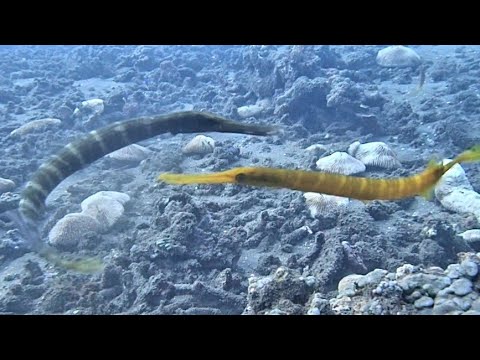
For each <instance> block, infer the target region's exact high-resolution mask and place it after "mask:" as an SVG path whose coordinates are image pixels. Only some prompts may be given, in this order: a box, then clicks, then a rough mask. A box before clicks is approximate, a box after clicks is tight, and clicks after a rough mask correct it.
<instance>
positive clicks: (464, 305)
mask: <svg viewBox="0 0 480 360" xmlns="http://www.w3.org/2000/svg"><path fill="white" fill-rule="evenodd" d="M453 302H454V303H455V304H457V305H458V306H459V307H460V309H462V310H463V311H467V310H469V309H470V308H471V307H472V303H471V301H468V299H465V298H459V297H456V298H453Z"/></svg>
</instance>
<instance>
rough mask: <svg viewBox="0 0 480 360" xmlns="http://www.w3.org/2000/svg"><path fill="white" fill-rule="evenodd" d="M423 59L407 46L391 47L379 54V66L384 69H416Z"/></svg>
mask: <svg viewBox="0 0 480 360" xmlns="http://www.w3.org/2000/svg"><path fill="white" fill-rule="evenodd" d="M421 62H422V59H421V58H420V56H419V55H418V54H417V53H416V52H415V51H414V50H412V49H410V48H407V47H405V46H401V45H400V46H389V47H387V48H385V49H382V50H380V51H379V52H378V54H377V64H378V65H380V66H383V67H416V66H418V65H420V64H421Z"/></svg>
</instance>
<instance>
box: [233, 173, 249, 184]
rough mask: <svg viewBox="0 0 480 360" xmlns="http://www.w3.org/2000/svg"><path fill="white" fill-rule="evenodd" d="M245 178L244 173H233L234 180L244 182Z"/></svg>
mask: <svg viewBox="0 0 480 360" xmlns="http://www.w3.org/2000/svg"><path fill="white" fill-rule="evenodd" d="M245 180H247V175H245V174H244V173H239V174H237V175H235V181H236V182H239V183H241V182H244V181H245Z"/></svg>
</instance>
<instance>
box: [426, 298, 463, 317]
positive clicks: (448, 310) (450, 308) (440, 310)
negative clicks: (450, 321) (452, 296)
mask: <svg viewBox="0 0 480 360" xmlns="http://www.w3.org/2000/svg"><path fill="white" fill-rule="evenodd" d="M442 300H443V299H442ZM461 310H462V309H461V308H460V307H459V306H458V305H457V304H455V303H454V302H453V300H445V301H442V302H441V303H437V304H435V306H434V307H433V315H446V314H454V313H461Z"/></svg>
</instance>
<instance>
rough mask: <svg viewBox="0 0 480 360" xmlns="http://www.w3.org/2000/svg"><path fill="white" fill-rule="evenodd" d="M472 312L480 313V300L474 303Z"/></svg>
mask: <svg viewBox="0 0 480 360" xmlns="http://www.w3.org/2000/svg"><path fill="white" fill-rule="evenodd" d="M471 310H475V311H480V298H478V299H477V300H475V301H474V302H473V303H472V307H471Z"/></svg>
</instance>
